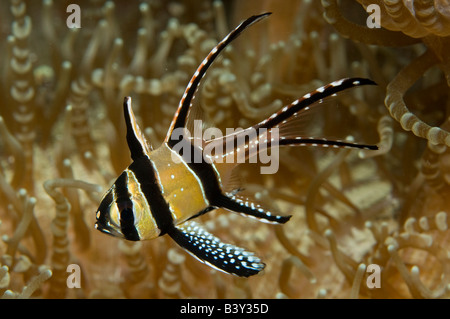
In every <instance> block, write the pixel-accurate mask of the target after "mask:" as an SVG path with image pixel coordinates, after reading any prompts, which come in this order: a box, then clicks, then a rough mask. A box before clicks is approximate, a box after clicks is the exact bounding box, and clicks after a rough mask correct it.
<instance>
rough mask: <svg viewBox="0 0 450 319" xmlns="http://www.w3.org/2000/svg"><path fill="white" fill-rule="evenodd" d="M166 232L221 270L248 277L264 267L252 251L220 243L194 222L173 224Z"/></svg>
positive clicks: (210, 264)
mask: <svg viewBox="0 0 450 319" xmlns="http://www.w3.org/2000/svg"><path fill="white" fill-rule="evenodd" d="M168 234H169V236H170V237H172V239H173V240H175V242H176V243H177V244H178V245H180V246H181V247H182V248H184V249H185V250H186V251H187V252H189V253H190V254H191V255H193V256H194V257H196V258H197V259H198V260H200V261H201V262H203V263H206V264H208V265H209V266H211V267H213V268H216V269H218V270H221V271H223V272H226V273H230V274H234V275H237V276H241V277H249V276H253V275H256V274H257V273H259V272H260V271H261V270H263V269H264V266H265V265H264V263H262V262H261V259H259V258H258V257H256V256H255V255H254V254H253V253H252V252H248V251H245V250H244V249H243V248H240V247H237V246H234V245H231V244H226V243H222V242H221V241H220V239H219V238H217V237H215V236H214V235H212V234H210V233H208V232H207V231H206V230H205V229H204V228H203V227H201V226H200V225H199V224H198V223H196V222H193V221H188V222H185V223H183V224H181V225H177V226H174V227H173V228H172V229H171V230H170V231H168Z"/></svg>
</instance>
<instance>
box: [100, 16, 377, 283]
mask: <svg viewBox="0 0 450 319" xmlns="http://www.w3.org/2000/svg"><path fill="white" fill-rule="evenodd" d="M268 15H269V13H265V14H262V15H258V16H252V17H250V18H248V19H247V20H245V21H244V22H242V23H241V24H240V25H239V26H238V27H237V28H236V29H234V30H233V31H232V32H231V33H230V34H229V35H227V36H226V37H225V38H224V39H223V40H222V41H221V42H220V43H219V44H218V45H217V46H216V47H214V48H213V49H212V50H211V52H210V53H209V55H208V56H207V57H206V58H205V59H204V60H203V62H202V63H201V64H200V66H199V67H198V69H197V71H196V72H195V73H194V75H193V77H192V79H191V81H190V82H189V84H188V86H187V88H186V91H185V93H184V95H183V97H182V99H181V101H180V104H179V107H178V109H177V111H176V113H175V115H174V118H173V120H172V123H171V125H170V127H169V131H168V133H167V136H166V139H165V140H164V142H163V143H162V145H161V146H160V147H158V148H156V149H153V148H152V146H151V145H150V144H149V143H148V142H147V141H146V139H145V137H144V135H143V134H142V132H141V130H140V128H139V126H138V124H137V122H136V118H135V116H134V114H133V110H132V106H131V98H130V97H126V98H125V99H124V104H123V109H124V117H125V123H126V127H127V143H128V146H129V149H130V152H131V158H132V160H133V162H132V163H131V164H130V166H128V167H127V168H126V169H125V170H124V172H122V174H121V175H120V176H119V177H118V178H117V180H116V181H115V182H114V184H113V185H112V186H111V188H110V189H109V190H108V191H107V192H106V194H105V195H104V197H103V199H102V201H101V203H100V206H99V208H98V211H97V214H96V217H97V222H96V228H97V229H98V230H100V231H102V232H104V233H107V234H109V235H112V236H115V237H120V238H123V239H126V240H132V241H138V240H148V239H153V238H156V237H159V236H162V235H164V234H167V235H169V236H170V237H171V238H172V239H173V240H175V242H177V244H178V245H180V246H181V247H183V248H184V249H185V250H186V251H188V252H189V253H191V254H192V255H193V256H194V257H196V258H197V259H199V260H200V261H201V262H204V263H206V264H208V265H210V266H212V267H214V268H216V269H218V270H221V271H223V272H226V273H230V274H234V275H237V276H244V277H248V276H252V275H255V274H257V273H258V272H260V271H261V270H262V269H264V266H265V265H264V263H263V262H262V261H261V259H260V258H258V257H257V256H255V255H254V253H252V252H248V251H246V250H244V249H243V248H240V247H237V246H234V245H232V244H227V243H223V242H221V241H220V239H219V238H217V237H215V236H214V235H212V234H210V233H208V232H207V231H206V230H205V229H204V228H203V227H202V226H201V225H200V224H199V223H196V222H195V221H193V220H192V219H194V218H196V217H198V216H200V215H203V214H205V213H207V212H209V211H211V210H213V209H217V208H223V209H226V210H228V211H231V212H234V213H239V214H241V215H244V216H248V217H253V218H257V219H259V220H261V221H264V222H268V223H274V224H283V223H286V222H287V221H288V220H289V218H290V216H279V215H276V214H273V213H271V212H269V211H267V210H266V209H264V208H263V207H261V206H260V205H258V204H256V203H254V202H252V201H250V200H249V199H247V198H244V197H241V196H240V195H239V190H233V191H231V192H227V191H225V190H224V183H223V179H224V178H225V175H227V174H229V172H230V170H231V169H232V168H233V167H234V166H236V161H233V163H231V164H230V163H227V162H226V161H223V160H224V159H230V158H231V159H234V160H235V159H236V158H238V157H239V156H241V155H242V157H243V158H244V159H245V158H246V159H248V158H249V157H251V156H252V150H253V149H257V152H260V151H262V150H263V149H268V148H272V147H274V146H279V145H281V146H283V145H290V146H299V145H300V146H303V145H312V146H331V147H352V148H359V149H376V148H377V147H376V146H372V145H363V144H356V143H351V142H346V141H329V140H325V139H317V138H311V137H306V138H305V137H299V136H291V135H289V134H287V135H286V134H285V135H282V136H279V135H277V134H276V133H277V132H278V131H277V130H276V129H279V128H281V127H282V126H283V125H284V124H286V122H288V121H289V120H290V119H292V118H295V117H297V116H301V115H302V114H303V113H304V112H307V111H308V110H309V108H310V106H311V105H312V104H313V103H316V102H318V101H320V100H322V99H323V98H326V97H327V96H330V95H333V94H335V93H337V92H339V91H342V90H345V89H348V88H351V87H354V86H359V85H367V84H374V83H373V82H372V81H371V80H367V79H361V78H353V79H342V80H339V81H336V82H333V83H330V84H329V85H327V86H324V87H321V88H318V89H317V90H316V91H314V92H311V93H308V94H307V95H305V96H303V97H302V98H300V99H298V100H296V101H294V102H292V103H291V104H290V105H287V106H285V107H284V108H283V109H281V110H280V111H279V112H277V113H275V114H273V115H272V116H271V117H269V118H267V119H266V120H264V121H261V122H260V123H258V124H256V125H254V126H252V127H251V128H248V129H246V130H242V131H237V132H235V133H233V134H230V135H227V136H224V137H221V138H215V139H211V140H201V141H199V143H197V142H198V141H196V140H194V139H192V138H188V137H187V136H186V135H184V134H179V133H180V130H181V131H182V130H183V129H185V127H186V121H187V118H188V115H189V111H190V108H191V105H192V100H193V99H194V95H195V92H196V90H197V88H198V85H199V83H200V80H201V79H202V77H203V76H204V74H205V73H206V70H207V69H208V67H209V66H210V65H211V64H212V62H213V61H214V59H215V58H216V57H217V55H218V54H219V53H220V52H221V51H222V50H223V49H224V48H225V47H226V46H227V45H228V44H229V43H230V42H231V41H232V40H233V39H235V38H236V37H237V36H238V35H239V34H240V33H241V32H242V31H243V30H244V29H246V28H247V27H248V26H250V25H251V24H253V23H255V22H257V21H259V20H261V19H262V18H264V17H266V16H268ZM252 132H254V134H253V135H251V134H250V135H249V133H252ZM244 136H249V138H247V139H245V138H242V137H244ZM230 141H233V142H235V143H234V144H233V145H234V147H233V148H232V149H231V150H227V152H225V153H223V152H222V153H221V152H215V153H211V154H212V155H211V154H208V155H205V153H204V150H205V149H207V148H214V149H215V148H217V149H219V148H218V146H224V145H225V144H226V143H228V142H230ZM257 152H256V153H257ZM253 153H254V154H256V153H255V152H253ZM254 154H253V155H254Z"/></svg>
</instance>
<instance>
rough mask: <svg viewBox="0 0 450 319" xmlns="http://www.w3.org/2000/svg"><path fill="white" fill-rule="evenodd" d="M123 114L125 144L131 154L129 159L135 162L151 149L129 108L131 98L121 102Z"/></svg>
mask: <svg viewBox="0 0 450 319" xmlns="http://www.w3.org/2000/svg"><path fill="white" fill-rule="evenodd" d="M123 114H124V117H125V123H126V125H127V143H128V147H129V149H130V152H131V158H132V159H133V161H134V160H136V159H137V158H139V157H142V156H144V155H146V154H148V153H149V152H150V151H151V150H152V147H151V145H150V144H149V143H148V142H147V140H146V139H145V137H144V135H143V134H142V132H141V129H140V128H139V126H138V124H137V122H136V117H135V116H134V113H133V109H132V108H131V97H129V96H127V97H125V99H124V101H123Z"/></svg>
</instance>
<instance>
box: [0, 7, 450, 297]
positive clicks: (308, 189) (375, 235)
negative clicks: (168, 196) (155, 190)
mask: <svg viewBox="0 0 450 319" xmlns="http://www.w3.org/2000/svg"><path fill="white" fill-rule="evenodd" d="M71 3H74V1H56V0H55V1H51V0H43V1H25V0H11V1H0V38H1V41H0V56H1V57H2V59H1V60H0V83H1V85H0V93H1V97H2V102H1V105H0V116H1V117H0V203H1V204H0V235H1V240H0V297H2V298H27V297H32V298H448V297H450V281H449V276H450V262H449V256H450V252H449V243H450V230H449V224H450V221H449V211H450V196H449V195H448V194H449V191H450V185H449V184H450V151H449V149H448V147H449V146H450V133H449V131H448V130H450V122H449V118H448V116H449V111H450V96H449V94H450V90H449V86H450V55H449V52H450V6H449V4H448V2H447V1H444V0H443V1H438V0H436V1H434V2H432V1H423V0H415V1H409V0H403V1H402V0H397V1H387V0H358V1H354V0H342V1H338V0H322V1H316V0H283V1H270V0H266V1H256V0H246V1H225V0H224V1H206V0H196V1H192V0H189V1H187V0H185V1H184V0H178V1H172V0H171V1H162V0H160V1H158V0H149V1H137V0H135V1H104V0H85V1H82V0H79V1H76V4H78V6H79V8H80V11H81V18H80V22H81V27H80V28H69V27H68V26H67V24H66V22H67V21H66V20H67V19H68V17H69V16H70V14H71V11H70V10H69V12H67V11H68V10H67V7H68V6H69V4H71ZM371 4H376V5H377V6H378V8H379V9H380V11H379V13H380V23H381V26H382V28H370V27H368V24H367V23H366V22H367V21H368V20H367V19H368V18H370V17H369V15H370V14H371V11H370V10H368V11H369V12H367V11H366V8H367V6H369V5H371ZM266 11H270V12H273V14H272V15H271V16H270V18H268V19H265V20H264V21H263V22H260V23H258V24H257V25H255V26H252V28H251V29H250V30H248V31H245V32H244V33H243V34H242V35H241V36H240V38H239V39H238V40H236V41H235V42H233V44H232V46H231V47H230V48H227V49H226V50H225V51H224V52H223V53H222V54H221V58H219V59H218V60H217V61H216V62H215V63H214V64H213V66H212V67H211V69H210V70H209V71H208V73H207V74H206V76H205V78H204V80H203V84H202V86H201V88H200V91H199V96H198V97H197V99H196V103H198V106H199V107H200V108H201V110H202V112H203V116H204V118H206V119H207V120H208V123H210V125H211V126H216V127H219V128H227V127H233V128H234V127H248V126H251V125H253V124H255V123H257V122H259V121H260V120H262V119H265V118H266V117H267V116H269V115H271V114H272V113H273V112H275V111H278V110H279V109H281V108H282V107H283V105H287V104H289V103H291V102H292V101H294V100H295V99H297V98H299V97H301V96H303V95H304V94H306V93H308V92H310V91H313V90H314V89H316V88H318V87H320V86H322V85H324V84H327V83H329V82H332V81H335V80H338V79H341V78H344V77H367V78H370V79H372V80H374V81H375V82H377V84H378V85H377V86H376V87H372V86H371V87H361V88H357V89H354V90H352V91H351V92H349V93H346V94H342V95H338V96H337V97H335V98H334V99H333V101H332V103H330V105H329V106H327V105H325V106H323V107H320V109H319V111H318V112H315V114H314V115H313V117H311V118H307V119H305V121H303V122H299V130H300V131H302V130H305V131H306V132H314V134H317V135H318V136H321V137H322V136H324V137H328V138H339V139H353V140H354V141H357V142H360V143H367V144H370V143H372V144H377V145H378V146H379V150H378V151H358V150H347V149H337V150H335V149H324V148H313V147H298V148H292V147H291V148H282V149H280V163H279V164H280V167H279V171H278V172H277V173H276V174H273V175H260V174H259V166H258V165H254V164H243V165H241V167H240V171H239V178H240V179H241V184H242V187H243V188H244V192H245V193H246V194H249V195H252V196H253V197H254V198H256V199H257V200H258V201H259V202H260V203H262V204H263V205H264V206H266V207H270V209H271V210H272V211H276V212H279V213H280V214H285V215H291V214H292V215H293V217H292V218H291V220H290V221H289V222H288V223H286V224H285V225H281V226H279V225H268V224H264V223H259V222H258V221H255V220H253V219H248V218H244V217H242V216H238V215H236V214H233V213H229V212H225V211H222V210H217V211H213V212H210V213H208V214H205V215H204V216H201V217H199V218H198V219H197V220H198V221H200V222H201V223H203V224H204V225H205V227H206V228H207V229H208V231H210V232H211V233H213V234H214V235H216V236H219V237H220V238H222V239H223V240H224V241H226V242H230V243H233V244H236V245H238V246H241V247H245V248H246V249H248V250H250V251H254V252H255V253H256V255H258V256H259V257H260V258H261V259H263V260H264V262H265V263H266V268H265V270H264V271H263V272H262V273H261V274H259V275H257V276H254V277H251V278H249V279H246V278H239V277H235V276H231V275H228V274H225V273H222V272H219V271H217V270H214V269H212V268H210V267H208V266H207V265H204V264H201V263H199V262H198V261H197V260H195V259H194V258H193V257H191V256H190V255H189V254H187V253H186V252H184V251H183V250H182V249H181V248H179V247H178V246H177V245H176V244H175V243H174V242H173V241H172V240H171V239H170V238H168V237H167V236H163V237H160V238H157V239H154V240H151V241H145V242H137V243H136V242H127V241H123V240H120V239H117V238H113V237H110V236H106V235H104V234H101V233H100V232H98V231H97V230H95V229H94V223H95V212H96V210H97V207H98V204H99V203H100V200H101V196H102V194H103V192H104V191H106V190H107V188H108V187H109V186H110V185H111V183H112V182H113V181H114V179H115V178H116V177H117V176H118V174H119V173H120V172H121V171H122V170H123V169H124V168H125V167H126V166H127V165H129V163H130V162H131V160H130V156H129V150H128V147H127V145H126V139H125V127H124V126H125V125H124V121H123V115H122V101H123V98H124V96H128V95H129V96H131V97H132V98H133V105H134V111H135V113H136V115H137V117H138V122H139V123H140V126H141V127H142V128H145V134H146V136H147V139H148V140H149V141H151V142H152V144H153V145H159V144H160V143H161V142H162V140H163V139H164V137H165V134H166V132H167V129H168V127H169V125H170V121H171V119H172V117H173V114H174V112H175V110H176V108H177V106H178V102H179V99H180V98H181V96H182V95H183V92H184V89H185V87H186V85H187V84H188V82H189V80H190V77H191V76H192V74H193V73H194V72H195V70H196V68H197V66H198V65H199V64H200V63H201V61H202V60H203V59H204V58H205V56H206V55H207V54H208V53H209V51H210V50H211V48H213V47H214V45H216V44H217V42H218V41H220V40H221V39H222V38H223V37H224V36H225V35H226V34H227V33H228V32H229V31H231V30H232V29H233V28H234V27H235V26H236V25H238V24H239V23H240V22H241V21H242V20H244V19H246V18H247V17H249V16H251V15H254V14H259V13H262V12H266ZM337 105H338V106H339V107H337ZM69 265H71V266H69ZM369 265H372V266H369ZM373 265H375V266H373ZM68 267H69V268H68ZM377 267H378V268H377ZM74 269H75V273H78V274H79V276H78V277H73V276H71V275H73V274H74ZM378 270H379V271H380V272H379V273H377V271H378ZM377 276H378V277H377ZM73 278H75V279H74V281H72V279H73ZM77 281H79V282H77ZM71 283H72V284H75V286H76V287H74V286H73V285H71Z"/></svg>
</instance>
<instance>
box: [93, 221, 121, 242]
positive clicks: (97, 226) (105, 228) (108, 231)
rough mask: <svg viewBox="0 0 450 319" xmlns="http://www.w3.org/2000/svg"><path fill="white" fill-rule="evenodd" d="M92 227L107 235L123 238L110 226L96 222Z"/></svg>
mask: <svg viewBox="0 0 450 319" xmlns="http://www.w3.org/2000/svg"><path fill="white" fill-rule="evenodd" d="M94 227H95V229H97V230H99V231H101V232H102V233H105V234H107V235H110V236H113V237H120V238H123V235H122V234H121V233H120V232H118V231H117V230H115V229H114V228H112V227H111V226H110V225H103V224H101V223H99V222H96V223H95V225H94Z"/></svg>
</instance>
